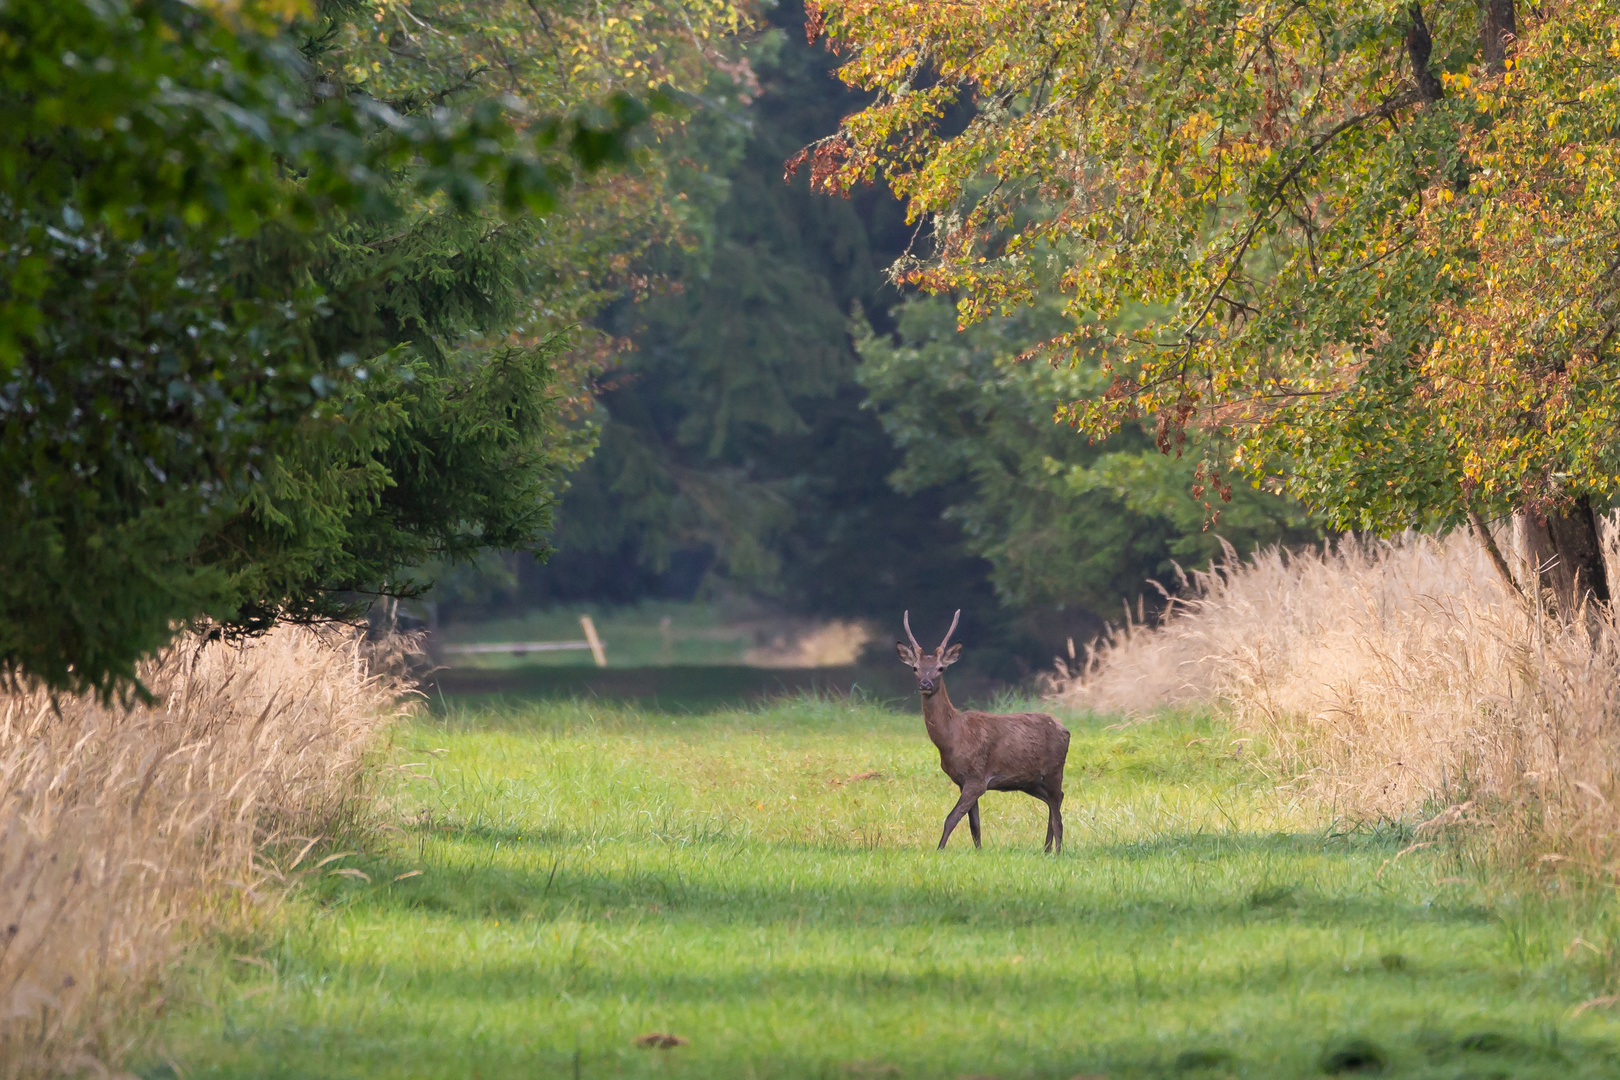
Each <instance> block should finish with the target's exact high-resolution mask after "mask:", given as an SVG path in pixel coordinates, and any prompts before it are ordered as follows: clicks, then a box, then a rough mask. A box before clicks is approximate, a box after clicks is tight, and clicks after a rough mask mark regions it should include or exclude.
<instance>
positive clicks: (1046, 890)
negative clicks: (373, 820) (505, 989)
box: [323, 828, 1493, 934]
mask: <svg viewBox="0 0 1620 1080" xmlns="http://www.w3.org/2000/svg"><path fill="white" fill-rule="evenodd" d="M418 835H420V833H419V834H418ZM436 835H437V836H438V837H439V838H440V839H441V840H444V839H448V840H450V842H451V843H454V844H456V845H458V846H463V845H464V849H463V851H462V852H461V853H460V854H459V855H458V857H457V859H456V860H455V861H453V862H450V863H448V864H443V863H441V864H440V865H436V866H429V867H428V869H427V872H426V873H424V874H422V875H420V876H416V877H410V878H406V879H405V880H402V881H399V882H397V883H395V884H390V885H353V886H350V885H349V884H346V883H342V882H333V883H331V884H329V885H327V886H326V887H325V890H324V893H323V900H324V901H325V902H327V903H332V904H341V905H345V906H350V907H354V908H356V909H370V910H372V911H375V912H378V913H386V912H389V911H425V912H432V913H436V914H443V915H446V916H452V917H455V918H473V919H479V918H491V919H494V918H498V919H508V920H511V919H519V920H537V921H548V920H553V919H557V918H560V917H572V918H591V917H596V916H599V915H600V913H602V912H604V911H613V912H632V913H634V912H651V913H655V914H656V916H657V918H658V919H660V920H673V921H678V922H680V923H682V924H683V925H684V926H687V927H692V926H694V925H701V924H709V925H712V926H715V927H734V926H737V925H740V924H745V923H752V924H757V925H760V926H771V925H777V924H781V923H792V924H793V925H795V926H799V927H806V926H809V927H818V926H824V927H826V928H829V929H835V930H836V929H838V928H842V927H853V926H876V925H882V926H892V927H919V926H922V927H926V926H931V925H940V926H953V927H969V928H972V927H981V928H983V929H986V930H990V929H994V928H997V927H1002V928H1004V927H1008V926H1013V927H1030V926H1045V927H1053V928H1076V927H1082V926H1083V927H1087V928H1089V931H1091V932H1098V933H1114V932H1123V931H1131V930H1136V929H1140V928H1141V927H1142V926H1144V925H1151V926H1152V927H1153V928H1154V932H1156V933H1157V932H1163V933H1177V934H1189V933H1192V934H1199V933H1213V932H1219V931H1221V930H1224V929H1228V928H1230V927H1232V926H1236V925H1242V924H1246V923H1251V922H1253V921H1255V920H1257V919H1263V920H1276V919H1287V920H1291V921H1295V922H1298V923H1300V924H1302V925H1307V926H1311V925H1320V926H1366V925H1369V924H1372V923H1377V922H1381V921H1387V920H1388V919H1390V918H1392V917H1397V916H1398V917H1400V918H1402V919H1405V920H1408V921H1414V922H1423V923H1431V924H1432V923H1440V924H1478V923H1482V922H1488V921H1490V920H1491V919H1492V918H1493V915H1492V913H1491V912H1490V910H1488V909H1486V908H1484V907H1481V906H1480V905H1478V904H1476V903H1472V902H1466V901H1464V900H1462V899H1461V898H1445V897H1442V898H1433V899H1429V900H1427V901H1426V902H1422V903H1419V902H1417V901H1413V900H1409V899H1401V898H1398V897H1395V896H1393V895H1390V894H1383V893H1379V892H1377V891H1376V890H1369V891H1367V892H1358V893H1354V894H1348V895H1328V894H1324V893H1322V892H1320V891H1318V890H1316V889H1313V888H1312V887H1310V885H1309V884H1308V883H1307V882H1306V881H1305V880H1304V878H1303V875H1302V874H1300V873H1298V872H1297V871H1299V869H1300V868H1299V867H1298V866H1297V865H1296V864H1295V860H1297V859H1299V857H1301V856H1310V855H1322V854H1330V853H1332V854H1338V855H1341V856H1342V855H1343V854H1344V853H1345V851H1346V846H1347V845H1346V842H1345V840H1344V839H1343V838H1333V837H1327V836H1324V835H1323V834H1320V833H1277V834H1270V835H1255V834H1237V835H1232V834H1211V833H1188V834H1172V835H1169V836H1163V837H1157V838H1154V839H1153V840H1151V841H1143V842H1132V843H1122V844H1106V845H1074V846H1073V847H1071V849H1070V851H1069V852H1066V853H1065V854H1064V855H1063V856H1062V857H1061V858H1060V859H1059V860H1056V861H1055V862H1054V861H1053V860H1051V859H1050V858H1049V857H1048V856H1045V855H1042V854H1040V853H1039V852H1038V851H1037V850H1034V849H1030V850H1027V851H1026V850H1003V851H1000V852H991V851H984V852H975V851H973V850H971V849H970V848H967V847H966V846H965V838H964V840H963V841H962V842H963V844H964V846H963V847H961V848H959V849H953V850H950V851H947V852H946V853H944V854H943V855H940V854H937V853H935V852H933V851H931V850H928V847H929V846H930V845H921V844H920V845H917V846H915V847H909V848H906V847H889V848H884V849H878V850H867V849H862V848H859V847H855V846H847V845H833V844H816V843H794V842H770V843H766V842H761V841H756V840H747V839H742V838H739V837H735V836H727V835H724V834H721V833H717V834H715V835H710V836H704V835H701V834H699V835H696V836H693V835H690V834H687V835H683V836H681V837H680V838H679V842H678V845H677V846H678V850H669V851H665V850H661V849H660V847H659V846H658V841H657V839H656V838H655V837H643V838H640V839H641V843H642V844H645V845H646V846H644V847H638V848H637V849H636V850H637V853H638V855H640V858H638V859H637V861H634V862H630V863H628V864H616V865H615V864H611V863H610V862H608V861H607V860H604V859H602V858H601V857H600V856H599V854H598V852H597V850H596V849H597V847H598V845H599V843H600V840H599V839H598V838H592V837H585V836H582V835H580V834H577V833H570V832H565V831H563V830H546V829H537V830H532V831H524V832H521V833H520V832H517V831H515V830H502V829H495V828H470V829H465V830H457V831H456V832H455V833H454V834H451V835H449V836H447V835H446V834H445V833H444V832H438V833H436ZM1394 843H1395V841H1392V840H1386V839H1384V838H1382V837H1378V836H1372V837H1367V838H1363V839H1362V840H1361V841H1360V842H1359V843H1358V844H1357V845H1356V847H1357V849H1358V850H1361V851H1364V852H1368V853H1373V854H1376V853H1379V852H1384V851H1387V852H1388V853H1389V854H1391V855H1392V854H1394V852H1395V850H1396V848H1395V847H1394ZM497 846H499V847H500V848H505V849H507V850H508V851H511V850H512V849H518V850H520V851H526V852H529V853H531V857H532V860H533V868H532V869H524V868H519V867H513V866H510V865H496V864H495V863H494V861H493V860H494V855H495V849H496V848H497ZM693 852H697V853H698V854H697V856H696V858H695V861H694V857H693ZM1229 860H1237V861H1241V862H1243V863H1246V864H1247V865H1250V866H1253V867H1256V868H1261V867H1264V868H1267V872H1268V873H1270V872H1271V870H1272V868H1276V869H1283V870H1285V871H1286V870H1287V869H1288V868H1289V867H1290V866H1293V868H1294V869H1295V870H1296V874H1295V875H1294V877H1293V878H1290V877H1289V876H1288V874H1287V873H1286V872H1285V873H1284V875H1283V876H1282V877H1280V878H1275V877H1270V876H1266V874H1260V875H1259V876H1257V877H1254V878H1253V879H1252V880H1250V879H1241V880H1238V879H1233V880H1230V881H1229V882H1228V883H1227V885H1226V887H1225V888H1224V891H1223V889H1219V888H1214V887H1211V888H1206V889H1203V890H1201V891H1195V892H1191V893H1183V894H1181V895H1180V896H1177V897H1174V898H1166V897H1164V896H1162V895H1155V890H1158V891H1162V890H1163V887H1164V886H1163V883H1162V882H1159V881H1157V880H1153V881H1147V882H1142V883H1140V884H1133V882H1134V881H1135V880H1136V879H1133V877H1132V872H1133V871H1138V870H1141V869H1142V868H1144V867H1148V868H1151V867H1152V864H1154V863H1158V864H1159V870H1160V872H1161V874H1162V873H1169V874H1171V875H1175V874H1185V873H1186V872H1187V868H1188V865H1189V864H1194V865H1197V864H1209V865H1213V864H1215V863H1216V862H1217V861H1229ZM768 864H771V865H774V866H775V867H776V869H775V871H774V877H773V878H769V879H768V878H764V877H762V876H760V873H761V871H762V870H763V868H764V867H765V866H766V865H768ZM356 865H359V866H361V867H363V868H364V869H365V870H366V872H367V873H368V874H370V876H371V878H372V880H373V881H374V882H379V883H381V882H392V881H393V879H395V878H396V877H397V876H399V875H401V874H408V873H410V872H411V871H413V870H417V869H422V863H421V862H419V861H412V860H406V859H400V860H383V859H377V860H371V861H367V862H361V863H358V864H356ZM784 866H786V867H787V868H788V869H787V870H785V871H784V869H783V867H784ZM942 866H943V867H944V868H946V869H951V868H955V869H958V870H960V871H962V873H961V874H960V875H959V876H957V877H954V878H946V879H945V880H939V879H938V873H937V871H938V870H940V869H941V867H942ZM733 867H735V870H733V869H732V868H733ZM1076 871H1078V872H1076ZM784 873H786V874H787V875H788V878H787V881H785V882H783V881H780V880H776V879H779V878H781V877H782V875H783V874H784Z"/></svg>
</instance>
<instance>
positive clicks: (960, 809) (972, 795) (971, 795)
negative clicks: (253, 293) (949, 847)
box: [939, 784, 985, 851]
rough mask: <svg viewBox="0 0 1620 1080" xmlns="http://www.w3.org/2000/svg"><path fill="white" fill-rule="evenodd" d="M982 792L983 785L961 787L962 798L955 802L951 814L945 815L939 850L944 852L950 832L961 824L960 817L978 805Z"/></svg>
mask: <svg viewBox="0 0 1620 1080" xmlns="http://www.w3.org/2000/svg"><path fill="white" fill-rule="evenodd" d="M984 792H985V787H984V785H983V784H963V785H962V797H961V798H960V799H957V800H956V805H955V806H953V807H951V812H950V813H949V814H947V815H945V832H944V833H943V834H941V835H940V838H939V850H941V851H944V850H945V841H947V840H949V839H950V838H951V830H953V829H955V828H956V826H957V824H958V823H959V822H961V820H962V815H963V814H965V813H967V812H968V811H969V810H970V809H972V808H973V807H974V806H975V804H977V803H978V801H979V796H980V795H983V794H984Z"/></svg>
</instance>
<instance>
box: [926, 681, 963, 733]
mask: <svg viewBox="0 0 1620 1080" xmlns="http://www.w3.org/2000/svg"><path fill="white" fill-rule="evenodd" d="M922 707H923V726H924V727H926V728H927V729H928V737H929V738H930V739H932V740H933V743H934V745H935V746H937V747H939V748H940V749H944V748H945V747H947V746H949V745H950V744H951V743H953V742H954V741H955V739H954V735H955V733H956V721H957V717H959V716H960V715H961V714H960V713H958V712H957V711H956V706H955V705H952V704H951V697H950V695H949V694H947V693H946V692H945V683H944V682H943V681H941V682H940V684H939V689H938V690H935V691H934V692H933V693H932V694H924V695H923V699H922Z"/></svg>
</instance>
